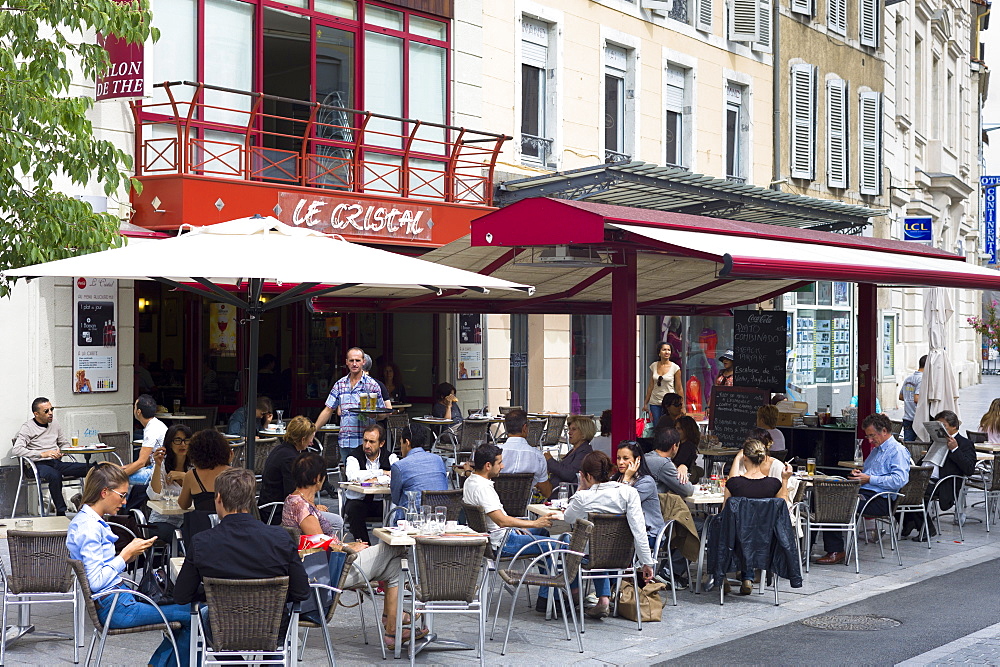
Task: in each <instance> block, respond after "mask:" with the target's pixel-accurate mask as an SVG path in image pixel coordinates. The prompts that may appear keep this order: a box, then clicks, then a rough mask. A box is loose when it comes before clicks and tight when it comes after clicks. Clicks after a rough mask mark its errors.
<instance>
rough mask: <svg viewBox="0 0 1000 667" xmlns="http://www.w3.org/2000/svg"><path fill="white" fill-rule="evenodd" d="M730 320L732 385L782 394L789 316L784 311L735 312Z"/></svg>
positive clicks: (783, 389)
mask: <svg viewBox="0 0 1000 667" xmlns="http://www.w3.org/2000/svg"><path fill="white" fill-rule="evenodd" d="M733 318H734V322H733V356H735V357H736V359H735V360H734V362H735V366H736V370H735V376H734V377H733V384H735V385H736V386H737V387H754V388H756V389H766V390H767V391H773V392H783V391H785V348H786V345H787V344H788V314H787V313H786V312H785V311H783V310H737V311H736V312H735V313H733Z"/></svg>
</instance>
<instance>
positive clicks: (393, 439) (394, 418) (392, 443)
mask: <svg viewBox="0 0 1000 667" xmlns="http://www.w3.org/2000/svg"><path fill="white" fill-rule="evenodd" d="M409 425H410V415H407V414H401V415H389V416H388V417H386V418H385V430H386V439H387V440H388V441H389V447H390V448H391V449H392V451H393V452H394V453H395V454H400V453H401V452H400V451H399V442H400V437H399V436H400V434H401V433H402V432H403V429H404V428H406V427H407V426H409Z"/></svg>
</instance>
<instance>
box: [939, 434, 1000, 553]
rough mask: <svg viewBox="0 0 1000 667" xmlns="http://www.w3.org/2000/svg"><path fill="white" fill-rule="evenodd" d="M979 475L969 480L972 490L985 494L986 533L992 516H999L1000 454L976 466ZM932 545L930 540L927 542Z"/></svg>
mask: <svg viewBox="0 0 1000 667" xmlns="http://www.w3.org/2000/svg"><path fill="white" fill-rule="evenodd" d="M976 468H977V469H978V471H979V474H978V475H977V476H976V477H972V478H970V479H969V482H968V485H969V488H970V489H976V490H978V491H982V492H983V504H984V507H983V509H985V510H986V532H987V533H988V532H990V516H991V515H992V516H993V517H994V520H995V518H996V515H997V507H998V506H1000V503H998V502H997V501H1000V454H994V455H993V460H992V461H980V462H979V464H978V465H977V466H976ZM927 543H928V544H930V540H928V541H927Z"/></svg>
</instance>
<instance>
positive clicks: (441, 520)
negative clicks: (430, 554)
mask: <svg viewBox="0 0 1000 667" xmlns="http://www.w3.org/2000/svg"><path fill="white" fill-rule="evenodd" d="M447 520H448V514H447V513H446V512H434V534H435V535H440V534H441V533H443V532H444V527H445V525H446V524H447Z"/></svg>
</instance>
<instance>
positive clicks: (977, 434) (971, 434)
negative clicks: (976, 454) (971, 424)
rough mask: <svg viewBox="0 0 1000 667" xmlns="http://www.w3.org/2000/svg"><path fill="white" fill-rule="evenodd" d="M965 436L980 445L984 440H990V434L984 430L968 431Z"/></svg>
mask: <svg viewBox="0 0 1000 667" xmlns="http://www.w3.org/2000/svg"><path fill="white" fill-rule="evenodd" d="M965 436H966V437H967V438H968V439H969V442H971V443H972V444H973V445H978V444H980V443H982V442H988V441H989V436H988V435H986V434H985V433H983V432H982V431H966V432H965Z"/></svg>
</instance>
